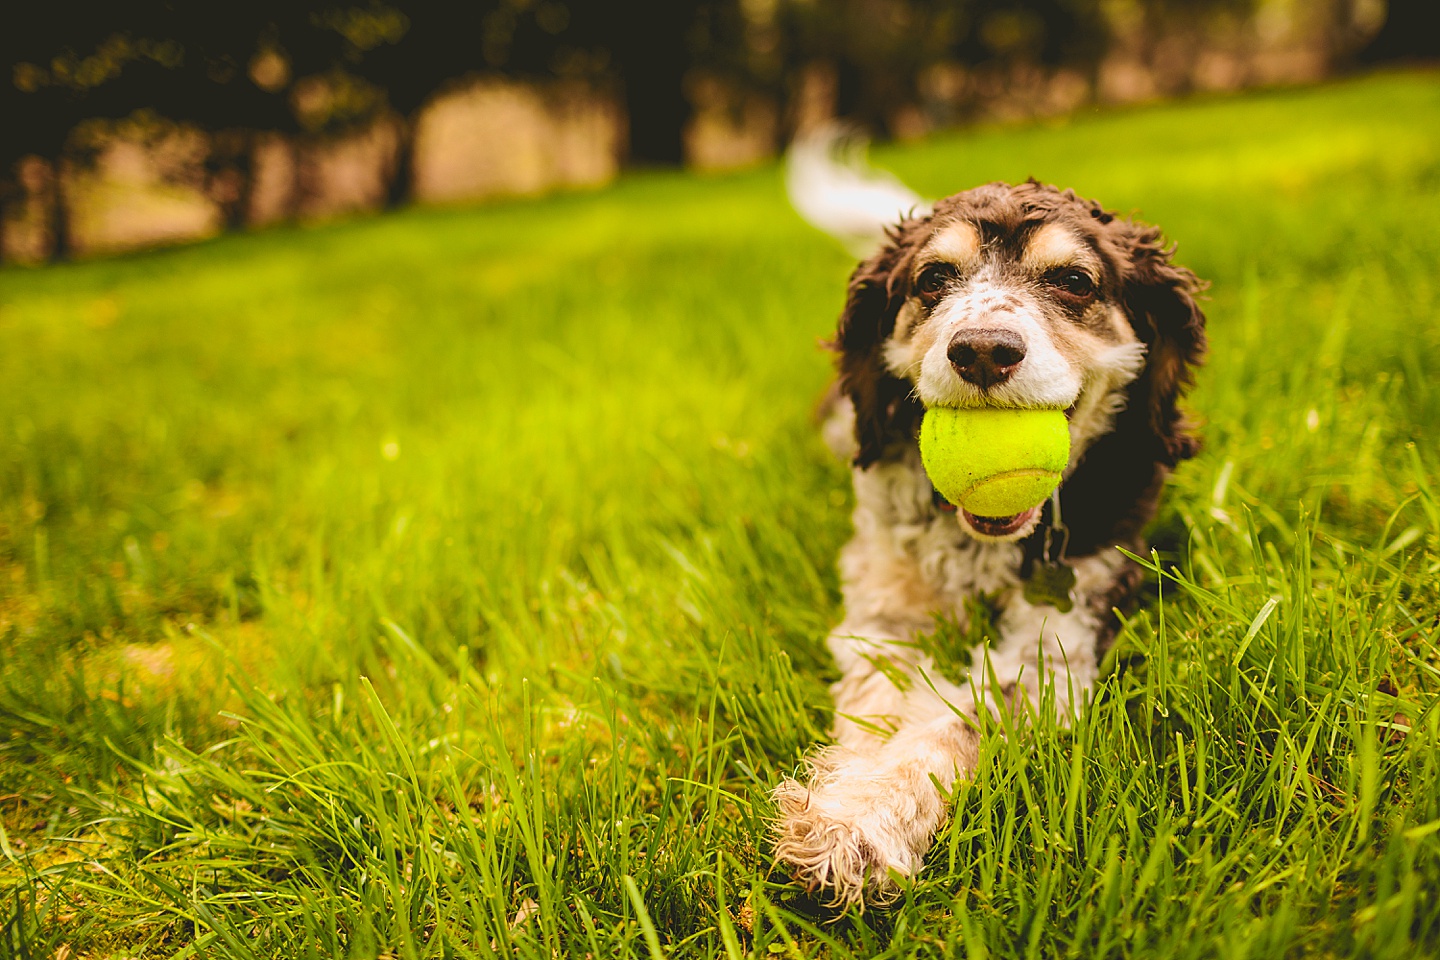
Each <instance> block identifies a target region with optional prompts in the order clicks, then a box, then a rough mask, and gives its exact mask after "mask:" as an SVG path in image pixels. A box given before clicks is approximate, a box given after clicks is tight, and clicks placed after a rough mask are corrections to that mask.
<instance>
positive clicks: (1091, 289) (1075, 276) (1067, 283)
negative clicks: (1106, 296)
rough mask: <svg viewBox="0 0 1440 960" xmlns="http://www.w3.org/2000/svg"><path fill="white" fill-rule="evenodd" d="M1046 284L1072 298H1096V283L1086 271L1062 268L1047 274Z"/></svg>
mask: <svg viewBox="0 0 1440 960" xmlns="http://www.w3.org/2000/svg"><path fill="white" fill-rule="evenodd" d="M1045 282H1046V283H1048V284H1049V285H1050V286H1052V287H1054V288H1055V289H1056V290H1058V291H1060V292H1061V293H1063V294H1066V295H1068V296H1070V297H1079V298H1085V299H1088V298H1090V297H1093V296H1095V281H1094V280H1092V279H1091V277H1090V274H1088V273H1086V272H1085V271H1084V270H1074V269H1071V268H1068V267H1061V268H1060V269H1059V270H1051V271H1050V272H1049V273H1047V274H1045Z"/></svg>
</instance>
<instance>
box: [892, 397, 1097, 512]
mask: <svg viewBox="0 0 1440 960" xmlns="http://www.w3.org/2000/svg"><path fill="white" fill-rule="evenodd" d="M920 459H921V461H922V462H924V464H925V472H926V473H927V474H929V475H930V482H931V483H933V484H935V489H936V490H939V491H940V494H941V495H942V496H943V497H944V498H945V499H946V500H949V501H950V502H951V503H953V504H955V505H956V506H957V507H961V508H963V509H965V510H966V511H968V512H969V513H971V514H974V515H975V516H977V517H1011V516H1014V515H1015V514H1017V513H1024V512H1025V511H1026V510H1029V509H1030V508H1031V507H1034V506H1038V505H1039V504H1042V503H1044V502H1045V498H1046V497H1048V496H1050V491H1052V490H1054V489H1055V487H1056V486H1058V485H1059V483H1060V476H1061V474H1062V472H1063V471H1064V470H1065V464H1066V463H1067V462H1069V459H1070V429H1069V426H1068V424H1067V422H1066V420H1065V414H1064V412H1063V411H1061V410H1004V409H1000V408H997V407H983V408H980V409H973V410H960V409H956V408H954V407H931V408H930V409H929V410H926V411H925V419H924V421H923V422H922V423H921V424H920Z"/></svg>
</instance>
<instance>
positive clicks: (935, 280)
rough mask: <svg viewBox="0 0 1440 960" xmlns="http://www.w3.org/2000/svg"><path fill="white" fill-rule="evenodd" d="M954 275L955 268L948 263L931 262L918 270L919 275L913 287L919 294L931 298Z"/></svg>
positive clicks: (947, 283)
mask: <svg viewBox="0 0 1440 960" xmlns="http://www.w3.org/2000/svg"><path fill="white" fill-rule="evenodd" d="M955 277H956V270H955V268H954V267H953V266H951V265H950V264H948V263H932V264H930V265H929V266H928V267H926V268H925V269H924V270H921V271H920V277H919V279H917V280H916V281H915V289H916V290H917V291H919V293H920V296H922V297H925V298H927V299H933V298H935V297H937V296H939V295H940V293H941V292H942V291H944V289H945V288H946V287H947V286H949V285H950V281H951V280H954V279H955Z"/></svg>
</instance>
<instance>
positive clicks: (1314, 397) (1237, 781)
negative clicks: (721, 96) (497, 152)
mask: <svg viewBox="0 0 1440 960" xmlns="http://www.w3.org/2000/svg"><path fill="white" fill-rule="evenodd" d="M875 159H876V161H877V162H878V163H879V164H881V165H883V166H886V167H888V168H890V169H892V170H895V171H896V172H897V173H899V174H900V175H901V176H902V177H904V178H905V179H906V180H907V181H908V182H910V183H911V184H913V185H914V186H915V187H916V188H917V189H919V190H921V191H923V192H926V193H928V194H930V195H932V196H934V195H940V194H944V193H948V192H952V191H954V190H957V189H961V188H964V187H967V186H971V185H973V184H975V183H978V182H983V181H987V180H992V179H1008V180H1015V179H1021V178H1024V177H1026V176H1029V175H1034V176H1036V177H1037V178H1040V179H1042V180H1047V181H1052V182H1056V183H1060V184H1064V185H1069V186H1073V187H1075V188H1076V189H1077V190H1078V191H1079V192H1081V193H1082V194H1083V195H1086V196H1094V197H1097V198H1099V199H1101V200H1102V201H1103V202H1105V203H1106V204H1107V205H1108V206H1110V207H1112V208H1116V209H1119V210H1122V211H1127V212H1128V211H1135V212H1136V213H1138V214H1139V215H1141V216H1143V217H1144V218H1145V219H1148V220H1152V221H1154V222H1157V223H1160V224H1162V225H1164V227H1165V229H1166V231H1167V233H1168V235H1169V236H1170V237H1171V238H1172V239H1174V240H1175V241H1176V242H1178V244H1179V253H1178V259H1179V260H1181V261H1182V262H1184V263H1186V264H1187V265H1189V266H1191V267H1193V268H1194V269H1195V270H1196V271H1197V272H1198V273H1200V274H1201V275H1202V276H1204V277H1206V278H1208V279H1209V280H1211V281H1212V282H1213V287H1212V289H1211V293H1210V297H1211V299H1210V300H1209V301H1208V305H1207V312H1208V314H1209V318H1210V324H1211V337H1212V350H1211V355H1210V361H1209V365H1208V366H1207V368H1206V369H1205V371H1204V373H1203V375H1202V377H1201V378H1200V383H1199V386H1198V388H1197V389H1196V391H1195V392H1194V395H1193V397H1192V401H1191V407H1192V409H1193V410H1194V412H1195V414H1196V415H1197V417H1198V418H1199V419H1200V420H1201V421H1203V422H1204V424H1205V430H1204V432H1205V436H1206V449H1205V452H1204V453H1203V454H1202V455H1201V456H1200V457H1199V459H1197V460H1195V461H1193V462H1191V463H1188V464H1186V465H1185V466H1184V467H1183V468H1182V469H1181V470H1180V471H1179V472H1178V473H1177V474H1176V476H1175V477H1174V480H1173V483H1172V484H1171V487H1170V489H1169V491H1168V494H1167V500H1166V507H1165V509H1164V511H1163V513H1162V516H1161V518H1160V519H1159V520H1158V521H1157V523H1156V525H1155V528H1154V530H1153V531H1152V541H1153V542H1154V543H1155V545H1156V548H1157V549H1156V552H1155V553H1153V554H1151V555H1149V556H1147V557H1145V558H1143V559H1144V562H1145V563H1147V564H1149V565H1150V566H1151V568H1152V569H1151V575H1150V579H1149V583H1148V586H1147V588H1146V599H1145V601H1144V602H1143V603H1142V604H1141V606H1140V608H1139V609H1138V610H1135V611H1133V612H1131V613H1129V614H1127V617H1126V620H1125V624H1124V626H1123V629H1122V630H1121V632H1120V635H1119V638H1118V640H1117V643H1116V646H1115V648H1114V650H1113V652H1112V653H1111V655H1110V656H1109V657H1108V658H1107V661H1106V668H1105V670H1104V674H1103V679H1102V682H1101V683H1100V684H1099V686H1098V688H1097V689H1096V690H1095V691H1094V694H1093V698H1092V704H1091V706H1090V708H1089V710H1088V712H1087V713H1086V714H1085V715H1084V717H1083V718H1082V719H1081V720H1080V722H1078V723H1077V724H1076V725H1075V726H1074V727H1073V728H1072V729H1069V730H1059V729H1056V727H1055V724H1054V723H1053V722H1052V721H1050V720H1047V719H1045V718H1043V717H1042V718H1040V719H1039V720H1038V721H1037V722H1035V723H1034V724H1033V725H1030V726H1020V727H1017V728H1015V729H1011V730H1010V731H1009V732H1008V735H1007V733H1006V731H1005V729H1003V725H997V726H996V728H995V729H992V730H990V731H988V732H987V734H986V742H985V749H984V754H983V757H982V761H981V765H980V768H979V770H978V772H977V773H976V776H975V778H974V780H973V781H972V782H968V783H961V784H958V785H957V786H956V788H955V793H954V804H955V815H954V816H953V818H952V819H951V821H950V823H949V824H948V825H947V826H946V827H945V828H944V829H943V831H942V832H941V835H940V837H939V839H938V842H937V844H936V847H935V850H934V852H933V854H932V856H931V858H930V860H929V861H928V863H927V866H926V869H925V870H924V872H923V873H922V874H921V875H920V876H919V877H917V878H916V879H915V880H914V881H913V882H911V883H909V884H907V885H906V888H905V892H904V896H903V897H902V898H901V899H900V900H899V901H898V902H897V903H895V904H893V905H891V906H888V907H884V908H878V909H871V910H868V911H866V912H864V913H856V912H850V913H846V914H837V913H836V912H834V911H833V910H830V909H828V908H827V907H826V906H825V904H824V903H823V902H820V901H817V900H816V899H813V898H810V897H807V896H806V895H804V894H803V893H802V892H801V891H799V890H798V889H796V888H795V887H794V886H793V885H790V884H788V883H787V878H786V876H785V875H784V873H783V871H780V870H776V869H772V865H771V861H770V857H769V852H768V851H769V845H768V840H767V832H768V817H769V816H770V815H771V814H772V812H773V811H772V808H771V806H770V803H769V800H768V790H769V788H770V787H771V786H772V785H773V784H775V783H776V781H777V780H778V778H779V777H781V776H782V775H783V774H784V773H786V772H789V771H792V770H794V769H795V768H796V766H797V764H798V762H799V760H800V758H801V757H802V756H803V754H804V752H805V751H806V749H807V747H808V745H810V744H812V743H813V742H815V741H816V740H818V739H821V738H823V734H824V730H825V728H826V726H827V724H828V710H829V706H828V700H827V697H826V692H825V684H826V683H827V682H828V680H829V679H832V675H831V671H832V669H833V668H832V667H831V665H830V664H829V661H828V656H827V654H826V652H825V649H824V646H823V642H822V641H823V637H824V634H825V631H826V630H827V628H828V626H829V625H830V624H832V623H833V622H835V621H836V620H837V619H838V617H839V612H840V611H839V601H838V590H837V583H836V573H835V570H834V557H835V554H836V551H837V549H838V548H839V546H840V545H841V543H843V542H844V540H845V538H846V536H847V527H848V523H849V519H848V512H849V504H850V490H849V479H848V472H847V470H846V468H845V467H843V466H842V465H840V464H838V463H836V462H834V461H833V460H832V459H831V458H830V457H829V455H828V454H827V452H826V451H825V448H824V447H823V445H822V443H821V442H820V440H819V438H818V436H817V434H816V430H815V428H814V426H813V425H812V423H811V420H810V416H811V409H812V406H813V404H814V402H815V400H816V398H817V396H818V395H819V394H820V393H821V392H822V390H823V389H824V386H825V384H826V382H827V379H828V377H829V375H830V366H829V363H830V361H829V358H828V357H827V356H826V355H825V354H824V353H823V352H822V351H821V350H820V349H819V348H818V347H817V339H818V338H820V337H822V336H824V335H825V334H826V333H827V331H828V330H829V329H830V328H831V326H832V324H833V322H834V318H835V316H836V314H837V313H838V310H839V307H840V303H841V299H842V293H843V286H844V280H845V277H846V274H847V272H848V270H849V268H850V267H851V265H852V264H851V262H850V261H849V260H848V259H847V257H846V255H845V254H844V253H843V251H842V250H841V249H840V247H839V246H838V245H837V244H835V243H834V242H833V241H831V240H829V239H828V238H826V237H824V236H823V235H821V234H819V233H817V232H815V231H814V230H812V229H811V228H809V227H807V226H806V225H805V224H803V223H802V222H801V221H800V220H799V219H798V218H797V217H796V216H795V215H794V214H793V213H791V212H790V210H789V208H788V207H787V205H786V203H785V199H784V196H783V191H782V188H781V184H780V175H779V171H778V169H776V168H774V167H767V168H765V169H761V170H758V171H754V172H751V173H746V174H741V175H733V176H726V177H712V178H702V177H695V176H684V175H679V174H643V175H635V176H632V177H629V178H626V179H624V180H623V181H622V182H620V183H619V184H618V185H616V186H614V187H612V188H610V189H607V190H604V191H601V192H598V193H592V194H584V195H570V196H560V197H554V198H550V199H545V200H540V201H527V202H513V203H504V204H496V205H492V206H489V207H485V208H481V209H463V210H462V209H455V210H410V211H405V212H401V213H398V214H395V215H389V216H385V217H381V218H376V219H371V220H364V221H356V222H351V223H344V224H335V225H328V226H320V227H310V228H294V229H283V230H276V231H272V232H265V233H260V234H254V235H249V236H236V237H229V238H225V239H222V240H219V241H216V242H213V243H207V244H204V245H200V246H196V247H191V248H187V249H181V250H173V251H168V252H158V253H153V254H146V255H142V256H133V257H127V258H121V259H116V260H111V261H105V262H94V263H83V264H75V265H67V266H60V267H52V268H47V269H43V270H13V269H12V270H7V271H4V272H0V385H3V387H0V827H3V830H0V955H3V956H19V957H36V958H39V957H52V956H66V957H70V958H75V957H79V956H90V957H107V958H108V957H114V958H119V957H141V956H143V957H160V956H180V957H256V958H272V957H317V958H321V957H323V958H331V957H348V956H353V957H377V956H383V957H391V958H401V957H405V958H410V957H474V956H481V957H484V956H491V955H502V956H521V957H533V958H547V960H548V958H552V957H577V958H579V957H589V958H592V960H600V958H612V957H630V956H634V957H643V958H656V957H661V956H664V957H670V956H674V957H690V956H717V957H718V956H728V957H738V956H758V957H772V956H774V957H779V956H788V957H811V956H820V957H852V956H853V957H876V956H886V957H890V956H895V957H899V956H906V957H908V956H925V957H930V956H966V957H984V956H996V957H1010V956H1016V957H1019V956H1024V957H1047V956H1077V957H1079V956H1083V957H1087V958H1089V957H1113V956H1136V957H1156V958H1175V957H1215V956H1223V957H1236V958H1238V957H1264V958H1270V957H1279V956H1298V957H1312V956H1314V957H1328V956H1356V955H1364V956H1375V957H1380V956H1394V957H1405V958H1410V957H1415V956H1420V955H1426V954H1429V955H1433V954H1435V953H1437V952H1440V899H1437V896H1440V895H1437V891H1440V750H1437V746H1440V711H1437V708H1436V704H1437V693H1440V649H1437V644H1440V477H1437V474H1440V378H1436V377H1432V376H1428V374H1429V373H1430V371H1433V370H1436V369H1440V276H1437V265H1440V230H1437V227H1436V225H1437V224H1440V75H1437V74H1434V73H1409V74H1393V75H1381V76H1374V77H1369V78H1362V79H1358V80H1353V81H1348V82H1344V83H1339V84H1335V85H1330V86H1325V87H1321V88H1316V89H1308V90H1295V91H1277V92H1267V93H1261V94H1256V95H1248V96H1244V97H1236V98H1222V99H1201V100H1195V101H1192V102H1187V103H1181V104H1176V105H1167V106H1160V107H1153V108H1143V109H1132V110H1124V111H1107V112H1100V111H1096V112H1092V113H1088V114H1085V115H1081V116H1076V117H1073V118H1070V119H1069V120H1066V121H1059V122H1054V123H1049V124H1042V125H1037V126H1029V127H1005V128H987V129H980V130H973V131H969V132H965V133H955V134H947V135H944V136H938V137H936V138H934V139H932V140H930V141H928V142H925V143H922V144H917V145H909V146H895V147H887V148H884V149H882V150H877V151H876V156H875ZM942 630H943V628H942ZM958 653H959V651H957V655H958Z"/></svg>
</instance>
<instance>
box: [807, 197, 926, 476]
mask: <svg viewBox="0 0 1440 960" xmlns="http://www.w3.org/2000/svg"><path fill="white" fill-rule="evenodd" d="M925 222H926V221H923V220H907V221H905V222H903V223H901V224H899V225H898V226H894V227H891V228H889V229H888V230H887V231H886V242H885V245H884V246H883V247H881V249H880V250H879V252H877V253H875V254H874V255H873V256H871V257H870V258H869V259H868V260H865V261H863V262H862V263H861V264H860V265H859V266H858V267H856V268H855V272H854V273H852V274H851V275H850V286H849V288H848V290H847V292H846V296H845V309H844V310H843V311H842V312H841V314H840V324H839V327H838V328H837V329H836V331H835V339H834V340H831V341H830V343H829V344H828V345H829V347H830V348H831V349H832V350H835V351H837V352H838V353H839V354H840V390H841V392H842V393H844V394H845V396H847V397H849V398H850V402H851V403H852V404H853V405H854V407H855V441H856V444H857V452H856V454H855V465H856V466H859V467H865V466H869V465H870V464H872V463H874V462H875V461H876V460H879V459H880V457H881V455H882V454H883V453H884V452H885V448H886V447H887V446H889V445H890V444H892V443H894V442H896V441H897V440H904V439H907V438H908V437H909V436H910V435H911V434H913V433H914V430H915V425H916V424H917V423H919V420H920V417H921V415H922V414H923V413H924V408H923V407H922V406H921V404H920V401H919V400H917V399H915V397H914V396H913V387H912V386H911V384H910V383H909V382H908V381H905V380H902V379H901V378H899V377H896V376H895V375H894V374H892V373H891V372H890V371H889V370H888V369H886V367H885V362H884V358H883V356H882V351H883V349H884V346H885V341H886V339H888V338H889V336H890V334H891V333H892V332H893V331H894V329H895V318H896V316H897V315H898V314H899V312H900V308H901V306H903V305H904V303H905V298H906V297H907V296H908V294H909V288H910V278H909V270H910V263H911V260H912V259H913V257H914V251H915V248H916V239H917V237H918V236H919V235H920V234H921V232H922V229H923V227H924V225H925Z"/></svg>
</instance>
